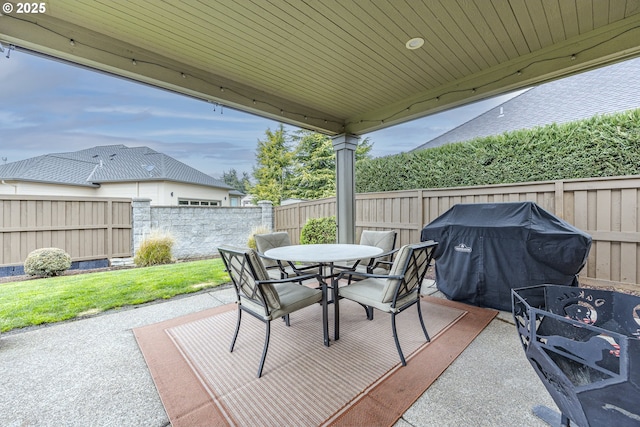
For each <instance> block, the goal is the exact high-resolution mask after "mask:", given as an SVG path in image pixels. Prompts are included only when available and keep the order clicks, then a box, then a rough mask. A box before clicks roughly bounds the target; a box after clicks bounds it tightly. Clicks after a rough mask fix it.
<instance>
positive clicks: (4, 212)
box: [0, 195, 132, 266]
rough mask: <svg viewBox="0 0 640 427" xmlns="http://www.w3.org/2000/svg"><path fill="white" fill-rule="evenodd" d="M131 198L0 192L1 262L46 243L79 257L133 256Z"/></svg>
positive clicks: (18, 260)
mask: <svg viewBox="0 0 640 427" xmlns="http://www.w3.org/2000/svg"><path fill="white" fill-rule="evenodd" d="M131 222H132V217H131V199H124V198H118V199H115V198H79V197H46V196H21V195H15V196H14V195H11V196H7V195H3V196H0V266H6V265H17V264H23V263H24V260H25V259H26V257H27V255H28V254H29V252H31V251H33V250H34V249H38V248H44V247H56V248H60V249H63V250H65V251H66V252H67V253H68V254H69V255H71V258H72V260H73V261H84V260H94V259H105V258H108V259H110V258H115V257H129V256H131Z"/></svg>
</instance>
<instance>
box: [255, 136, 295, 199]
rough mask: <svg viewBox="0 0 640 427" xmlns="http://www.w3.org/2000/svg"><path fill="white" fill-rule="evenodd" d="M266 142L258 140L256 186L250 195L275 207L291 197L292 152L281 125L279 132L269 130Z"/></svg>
mask: <svg viewBox="0 0 640 427" xmlns="http://www.w3.org/2000/svg"><path fill="white" fill-rule="evenodd" d="M265 135H266V140H263V141H261V140H258V148H257V150H256V166H254V168H253V177H254V179H255V185H253V186H252V187H251V188H250V189H249V193H250V194H251V195H253V196H254V197H255V198H256V200H270V201H271V202H273V204H274V205H279V204H280V201H281V200H282V199H284V198H287V197H289V195H288V194H289V193H288V190H287V189H288V188H289V187H290V185H289V183H288V181H289V179H290V175H291V160H292V155H293V154H292V152H291V149H290V148H289V144H288V141H287V134H286V131H285V130H284V126H283V125H282V124H281V125H280V127H279V128H278V130H276V131H275V132H272V131H271V129H267V130H266V132H265Z"/></svg>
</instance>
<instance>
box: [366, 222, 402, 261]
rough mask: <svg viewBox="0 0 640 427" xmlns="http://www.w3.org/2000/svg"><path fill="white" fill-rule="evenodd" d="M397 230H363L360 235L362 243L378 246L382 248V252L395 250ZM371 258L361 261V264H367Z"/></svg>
mask: <svg viewBox="0 0 640 427" xmlns="http://www.w3.org/2000/svg"><path fill="white" fill-rule="evenodd" d="M395 237H396V232H395V231H376V230H363V231H362V234H361V235H360V244H361V245H368V246H376V247H378V248H380V249H382V253H386V252H389V251H391V250H393V247H394V245H395ZM370 261H371V258H365V259H363V260H361V261H360V265H364V266H367V265H368V264H369V262H370Z"/></svg>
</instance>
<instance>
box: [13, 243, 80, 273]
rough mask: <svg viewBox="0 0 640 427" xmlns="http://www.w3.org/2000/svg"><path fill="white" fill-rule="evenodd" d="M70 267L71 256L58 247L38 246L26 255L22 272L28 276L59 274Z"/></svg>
mask: <svg viewBox="0 0 640 427" xmlns="http://www.w3.org/2000/svg"><path fill="white" fill-rule="evenodd" d="M69 267H71V256H70V255H69V254H68V253H66V252H65V251H63V250H62V249H59V248H40V249H36V250H35V251H32V252H31V253H30V254H29V255H27V259H26V260H25V261H24V272H25V273H26V274H28V275H30V276H45V277H52V276H59V275H60V274H62V273H64V272H65V271H67V270H68V269H69Z"/></svg>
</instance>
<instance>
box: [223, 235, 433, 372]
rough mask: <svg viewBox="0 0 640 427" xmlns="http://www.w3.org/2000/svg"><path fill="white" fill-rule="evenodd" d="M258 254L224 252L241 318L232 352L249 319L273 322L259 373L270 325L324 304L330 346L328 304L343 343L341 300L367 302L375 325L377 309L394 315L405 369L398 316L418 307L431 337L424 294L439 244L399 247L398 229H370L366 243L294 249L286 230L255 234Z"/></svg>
mask: <svg viewBox="0 0 640 427" xmlns="http://www.w3.org/2000/svg"><path fill="white" fill-rule="evenodd" d="M254 237H255V242H256V249H250V248H237V247H230V246H222V247H220V248H219V249H218V250H219V252H220V255H221V257H222V259H223V262H224V264H225V267H226V269H227V271H228V273H229V276H230V277H231V280H232V283H233V286H234V288H235V291H236V296H237V300H236V303H237V305H238V317H237V323H236V327H235V332H234V335H233V338H232V341H231V347H230V351H233V348H234V345H235V342H236V339H237V337H238V334H239V331H240V324H241V320H242V314H243V312H244V313H247V314H249V315H251V316H253V317H255V318H257V319H259V320H261V321H262V322H264V323H265V325H266V333H265V340H264V348H263V351H262V357H261V360H260V364H259V367H258V373H257V376H258V377H260V376H262V371H263V368H264V364H265V359H266V356H267V351H268V348H269V337H270V332H271V321H272V320H276V319H283V320H284V322H285V324H286V325H287V326H290V315H291V314H292V313H294V312H296V311H298V310H301V309H303V308H306V307H309V306H312V305H320V307H321V310H322V331H323V339H324V345H325V346H327V347H329V345H330V337H329V321H328V319H329V316H328V310H329V309H328V307H329V305H332V306H333V310H334V325H333V339H334V340H338V339H340V322H339V321H340V300H341V299H348V300H351V301H355V302H356V303H358V304H360V305H361V306H362V307H363V309H364V312H363V316H366V319H369V320H372V319H373V316H374V314H373V313H374V309H377V310H380V311H382V312H386V313H389V314H390V315H391V326H392V332H393V337H394V340H395V344H396V348H397V351H398V355H399V357H400V361H401V362H402V365H403V366H404V365H406V359H405V357H404V354H403V352H402V349H401V347H400V341H399V340H398V331H397V327H396V315H398V314H399V313H401V312H402V311H404V310H406V309H408V308H409V307H411V306H414V305H415V306H416V307H417V311H418V320H419V321H420V324H421V326H422V331H423V332H424V336H425V338H426V341H427V342H428V341H429V340H430V338H429V334H428V333H427V329H426V327H425V325H424V320H423V316H422V311H421V307H420V304H419V302H420V289H421V285H422V282H423V280H424V278H425V276H426V273H427V270H428V268H429V265H430V264H431V261H432V259H433V254H434V250H435V248H436V247H437V245H438V243H437V242H435V241H426V242H422V243H416V244H409V245H405V246H402V247H401V248H395V244H396V232H395V231H374V230H364V231H363V232H362V235H361V239H360V243H359V244H309V245H292V244H291V240H290V237H289V234H288V233H287V232H273V233H268V234H257V235H255V236H254Z"/></svg>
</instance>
